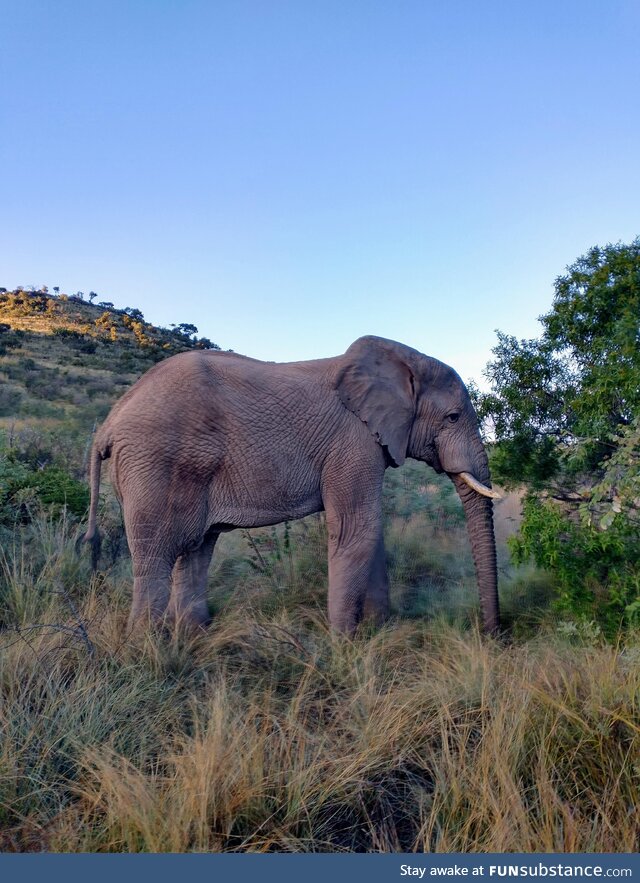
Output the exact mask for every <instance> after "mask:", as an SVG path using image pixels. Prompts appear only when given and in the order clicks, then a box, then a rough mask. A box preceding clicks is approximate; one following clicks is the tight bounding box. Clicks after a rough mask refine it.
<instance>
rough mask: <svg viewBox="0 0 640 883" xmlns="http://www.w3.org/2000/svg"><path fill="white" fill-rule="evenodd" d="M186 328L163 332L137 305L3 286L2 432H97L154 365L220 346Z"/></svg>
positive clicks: (0, 355) (0, 313) (0, 306)
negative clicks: (97, 425) (28, 427)
mask: <svg viewBox="0 0 640 883" xmlns="http://www.w3.org/2000/svg"><path fill="white" fill-rule="evenodd" d="M196 334H197V328H196V327H195V326H193V325H190V324H187V323H183V324H182V325H178V326H177V327H175V328H171V329H169V328H159V327H157V326H155V325H153V324H151V323H150V322H147V321H146V320H145V319H144V316H143V315H142V313H141V312H140V310H137V309H135V308H131V307H127V308H125V309H118V308H116V307H115V306H114V305H113V304H112V303H109V302H104V301H103V302H100V303H98V304H93V303H89V302H87V301H85V300H84V299H83V298H81V297H79V296H76V295H72V296H68V295H65V294H61V295H59V296H58V295H52V294H50V293H49V292H48V291H47V290H46V289H43V290H39V291H23V290H21V289H17V290H15V291H7V290H6V289H2V288H0V429H5V430H11V431H13V432H16V431H20V429H21V428H23V427H24V426H25V425H27V424H30V425H34V423H35V424H37V425H40V426H41V427H42V428H47V429H48V430H52V429H55V428H58V429H62V428H66V429H67V430H68V431H71V432H76V433H77V432H81V433H82V432H90V431H91V429H92V426H93V424H94V422H95V420H101V419H102V418H103V417H104V416H105V415H106V414H107V413H108V411H109V408H110V407H111V405H112V404H113V402H114V401H115V400H116V399H117V398H118V397H119V396H120V395H121V393H122V391H123V390H124V389H125V388H126V387H127V386H129V385H130V384H131V383H133V382H134V381H135V380H136V379H137V377H139V376H140V374H142V373H143V372H144V371H146V370H147V369H148V368H149V367H150V366H151V365H153V364H154V363H155V362H158V361H160V360H161V359H164V358H166V357H167V356H172V355H175V354H176V353H180V352H184V351H185V350H188V349H194V348H200V349H212V348H213V349H218V347H217V346H216V345H215V344H213V343H212V342H211V341H210V340H208V339H207V338H199V339H197V338H196Z"/></svg>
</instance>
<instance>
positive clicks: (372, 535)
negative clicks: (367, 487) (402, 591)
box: [325, 502, 388, 635]
mask: <svg viewBox="0 0 640 883" xmlns="http://www.w3.org/2000/svg"><path fill="white" fill-rule="evenodd" d="M325 508H326V511H327V528H328V533H329V622H330V623H331V625H332V626H333V628H335V629H336V630H337V631H340V632H344V633H345V634H348V635H352V634H353V633H354V631H355V629H356V627H357V625H358V623H359V622H361V620H362V617H363V614H364V613H365V610H366V612H367V613H369V612H371V613H372V614H373V615H374V617H375V619H376V620H379V619H380V618H381V617H382V616H383V615H384V614H386V611H387V609H388V583H387V581H386V573H383V572H382V571H381V569H380V562H381V561H382V565H383V566H384V547H383V541H382V513H381V511H380V505H379V503H377V502H376V504H373V505H370V506H364V505H363V506H358V507H357V508H349V509H346V510H340V509H339V508H338V509H336V508H334V507H333V506H330V505H326V504H325Z"/></svg>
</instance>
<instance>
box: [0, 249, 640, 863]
mask: <svg viewBox="0 0 640 883" xmlns="http://www.w3.org/2000/svg"><path fill="white" fill-rule="evenodd" d="M638 252H639V248H638V243H637V242H636V243H633V244H632V245H631V246H608V247H607V248H605V249H594V250H593V251H592V252H590V253H589V255H587V256H585V258H582V259H580V261H578V262H577V263H576V264H575V265H574V266H573V267H570V268H569V270H568V273H567V275H566V276H564V277H561V278H560V279H559V280H558V281H557V284H556V298H555V301H554V305H553V308H552V310H551V312H550V314H549V315H548V316H546V317H544V318H543V324H542V327H543V332H542V335H541V337H540V339H539V340H537V341H517V340H515V339H513V338H510V337H508V336H507V335H504V334H501V335H500V337H499V342H498V346H497V348H496V351H495V358H494V361H493V363H492V365H491V366H489V368H488V378H489V381H490V383H491V386H492V389H491V392H490V393H488V394H485V395H484V396H480V395H479V394H478V407H479V409H480V411H481V413H482V415H483V417H484V419H485V420H486V427H487V437H488V440H489V442H490V444H491V448H492V459H493V471H494V476H497V477H499V480H500V482H501V483H502V484H503V485H507V486H513V493H512V494H510V495H509V496H508V497H507V498H506V499H505V500H504V501H501V502H500V503H498V504H497V507H496V517H497V531H498V543H499V557H500V561H499V563H500V573H501V601H502V607H503V615H504V622H505V626H506V630H507V634H506V637H505V638H504V640H501V641H493V640H486V639H482V638H481V637H480V635H479V632H478V629H477V625H476V607H477V599H476V592H475V586H474V576H473V566H472V562H471V558H470V552H469V549H468V544H467V542H466V537H465V526H464V520H463V515H462V512H461V509H460V507H459V504H458V498H457V496H456V495H455V493H454V491H453V488H452V486H451V485H450V484H449V482H448V480H447V479H441V478H439V477H438V476H436V475H435V474H434V473H433V472H430V471H429V470H427V468H426V467H424V466H422V465H421V464H417V463H411V462H408V463H407V464H405V466H404V467H402V468H401V469H399V470H388V473H387V480H386V487H385V518H386V537H387V552H388V565H389V571H390V576H391V582H392V604H393V613H394V616H393V619H392V621H391V622H390V623H389V625H388V626H386V627H385V628H383V629H381V630H379V631H377V632H372V631H369V630H367V629H366V628H364V627H363V628H362V630H361V631H360V632H359V633H358V634H357V635H356V637H355V639H354V640H346V639H344V638H339V637H337V636H336V635H334V634H332V633H331V632H330V631H329V629H328V627H327V623H326V618H325V613H324V606H325V596H326V591H325V585H326V562H325V554H326V553H325V536H324V533H325V527H324V522H323V517H322V516H313V517H311V518H308V519H305V520H303V521H300V522H296V523H292V524H287V525H281V526H279V527H277V528H273V529H264V530H256V531H250V532H248V531H247V532H240V531H238V532H235V533H232V534H228V535H226V536H224V537H223V538H222V539H221V541H220V544H219V551H217V553H216V558H215V560H214V565H213V567H212V571H211V575H210V605H211V608H212V612H213V613H214V621H213V625H212V627H211V628H210V630H209V631H208V632H207V633H206V634H203V635H201V636H199V637H197V638H193V637H188V636H185V635H180V634H177V635H172V636H169V635H153V634H147V635H137V636H136V635H131V634H128V633H127V630H126V620H127V614H128V607H129V593H130V589H131V574H130V563H129V560H128V556H127V550H126V541H125V539H124V536H123V531H122V525H121V517H120V512H119V508H118V506H117V504H116V503H115V501H114V500H113V498H112V497H111V495H110V494H109V492H108V489H107V492H106V493H105V494H104V498H103V500H102V507H101V508H102V511H101V526H102V530H103V534H104V543H103V555H102V559H101V564H100V571H99V572H98V573H97V574H92V573H91V570H90V565H89V561H88V556H87V555H86V554H80V555H78V553H77V550H76V543H77V540H78V538H79V536H80V535H81V532H82V524H83V519H84V516H85V511H86V506H87V490H86V482H85V477H84V469H85V464H86V458H87V451H88V446H89V444H90V440H91V433H92V429H93V426H94V424H95V421H96V420H100V419H102V417H103V416H104V415H105V414H106V413H107V411H108V409H109V407H110V405H111V404H112V402H113V401H114V400H115V399H116V398H117V397H118V396H119V395H120V394H121V392H122V391H123V390H124V389H125V388H126V386H127V385H129V384H130V383H131V382H132V381H133V380H134V379H135V378H136V377H137V376H138V375H139V374H140V373H141V372H142V371H143V370H145V369H146V368H147V367H149V366H150V365H151V364H153V363H154V362H155V361H157V360H158V359H160V358H164V357H166V356H167V355H170V354H172V353H174V352H178V351H180V350H182V349H185V348H188V347H192V346H214V344H211V342H210V341H206V340H204V339H202V338H201V339H200V340H197V338H195V335H196V334H197V329H195V326H192V325H190V324H189V323H182V324H181V325H179V326H176V327H175V328H173V329H170V330H167V329H157V328H155V327H154V326H152V325H150V324H149V323H146V322H145V320H144V317H143V316H142V314H141V313H140V312H139V311H138V310H135V309H133V308H128V309H127V310H117V309H116V308H115V307H114V306H113V304H111V303H108V302H101V303H99V304H94V301H95V300H96V299H97V297H98V295H96V294H95V293H94V292H91V293H90V295H89V302H87V300H85V299H84V297H80V294H78V295H75V296H72V297H66V296H65V295H60V293H59V292H56V293H55V295H51V294H50V293H49V292H48V291H46V290H44V289H42V290H40V291H29V292H25V291H22V290H19V291H16V292H4V291H1V290H0V430H1V433H2V435H1V440H0V543H1V545H2V551H1V552H0V849H2V850H5V851H35V850H43V849H44V850H52V851H71V852H76V851H127V852H128V851H132V852H137V851H158V852H162V851H172V852H183V851H210V850H237V851H247V850H250V851H264V852H268V851H275V850H278V851H340V850H359V851H362V850H367V851H400V850H402V851H411V850H417V851H423V850H424V851H532V852H535V851H567V852H598V851H636V850H637V849H638V846H639V845H640V844H639V834H640V802H639V800H638V787H639V785H640V709H639V697H640V633H639V632H638V628H637V626H638V623H637V618H636V609H637V606H638V604H639V603H640V602H639V600H638V599H639V596H640V589H639V583H638V580H639V578H640V568H639V565H638V562H639V557H638V532H637V530H635V531H634V529H633V524H634V523H635V522H634V519H635V518H636V517H637V509H638V504H639V498H640V490H639V489H638V453H639V452H638V438H637V426H638V424H637V420H638V398H637V395H638V389H639V388H640V365H639V363H638V342H639V338H638V334H639V318H640V309H638V297H639V292H640V260H639V254H638ZM65 298H66V299H65ZM634 298H635V301H634ZM634 304H635V306H634ZM634 377H635V380H634ZM523 495H524V516H523V517H522V518H521V515H520V509H519V501H520V499H521V497H522V496H523ZM518 528H519V529H518ZM509 536H510V537H511V539H510V540H508V539H507V538H508V537H509ZM508 545H510V546H511V549H509V548H508ZM514 556H515V557H514ZM634 579H635V584H634ZM634 585H635V589H634ZM634 604H635V605H636V608H634Z"/></svg>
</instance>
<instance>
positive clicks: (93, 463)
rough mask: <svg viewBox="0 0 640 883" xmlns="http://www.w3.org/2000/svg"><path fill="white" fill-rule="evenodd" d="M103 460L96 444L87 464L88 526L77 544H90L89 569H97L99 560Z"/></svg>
mask: <svg viewBox="0 0 640 883" xmlns="http://www.w3.org/2000/svg"><path fill="white" fill-rule="evenodd" d="M103 459H104V457H103V453H102V451H101V450H100V449H99V447H98V445H97V444H94V445H93V448H92V450H91V460H90V463H89V486H90V489H91V503H90V505H89V524H88V525H87V530H86V532H85V533H84V534H83V535H82V536H81V537H80V540H79V543H80V542H84V543H90V544H91V569H92V570H97V569H98V560H99V558H100V547H101V545H102V540H101V538H100V531H99V530H98V503H99V501H100V468H101V466H102V460H103Z"/></svg>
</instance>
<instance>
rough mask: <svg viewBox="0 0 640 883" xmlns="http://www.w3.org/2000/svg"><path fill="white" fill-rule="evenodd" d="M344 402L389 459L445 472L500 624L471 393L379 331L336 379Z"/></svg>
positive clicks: (491, 624) (485, 599)
mask: <svg viewBox="0 0 640 883" xmlns="http://www.w3.org/2000/svg"><path fill="white" fill-rule="evenodd" d="M336 386H337V390H338V394H339V396H340V398H341V400H342V402H343V404H344V405H345V406H346V407H347V408H348V409H349V410H350V411H352V412H353V413H354V414H356V415H357V416H358V417H359V418H360V419H361V420H362V421H363V422H364V423H366V425H367V426H368V428H369V430H370V431H371V433H372V434H373V436H374V437H375V438H376V440H377V441H378V442H379V443H380V445H382V446H383V448H384V449H385V450H386V453H387V456H388V458H389V461H390V463H391V465H393V466H401V465H402V463H404V461H405V458H406V457H412V458H413V459H415V460H422V461H424V462H425V463H428V464H429V465H430V466H432V467H433V468H434V469H435V470H436V472H446V473H447V475H448V476H449V477H450V478H451V480H452V481H453V483H454V485H455V487H456V490H457V491H458V494H459V496H460V498H461V500H462V504H463V506H464V511H465V515H466V518H467V526H468V530H469V537H470V540H471V547H472V552H473V559H474V562H475V566H476V574H477V578H478V588H479V592H480V606H481V612H482V625H483V629H484V631H485V632H496V631H497V630H498V628H499V607H498V588H497V571H496V549H495V539H494V534H493V504H492V498H493V497H497V496H498V495H497V494H496V493H495V492H494V491H492V490H491V482H490V478H489V464H488V461H487V454H486V452H485V449H484V445H483V444H482V440H481V438H480V433H479V430H478V419H477V416H476V413H475V411H474V409H473V405H472V404H471V400H470V398H469V393H468V392H467V389H466V387H465V385H464V383H463V382H462V380H461V379H460V378H459V377H458V375H457V374H456V372H455V371H454V370H453V369H452V368H449V366H448V365H445V364H443V363H442V362H439V361H438V360H437V359H432V358H429V357H428V356H425V355H423V354H422V353H419V352H418V351H417V350H414V349H411V347H407V346H403V345H402V344H400V343H395V342H394V341H391V340H385V339H383V338H380V337H361V338H360V339H359V340H357V341H356V342H355V343H354V344H352V345H351V346H350V347H349V349H348V350H347V352H346V353H345V355H344V357H343V361H342V364H341V368H340V372H339V374H338V377H337V385H336Z"/></svg>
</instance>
